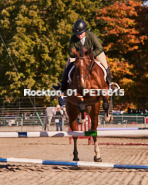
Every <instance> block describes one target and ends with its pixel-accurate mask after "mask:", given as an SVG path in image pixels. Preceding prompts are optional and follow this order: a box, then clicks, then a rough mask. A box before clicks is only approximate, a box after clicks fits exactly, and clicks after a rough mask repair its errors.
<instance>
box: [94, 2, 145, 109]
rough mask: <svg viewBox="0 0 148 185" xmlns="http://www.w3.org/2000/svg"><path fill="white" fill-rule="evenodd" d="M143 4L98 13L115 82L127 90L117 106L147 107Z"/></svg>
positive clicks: (127, 5)
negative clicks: (131, 104) (132, 104)
mask: <svg viewBox="0 0 148 185" xmlns="http://www.w3.org/2000/svg"><path fill="white" fill-rule="evenodd" d="M141 4H142V3H141V2H135V1H127V2H126V3H121V2H116V3H114V4H113V5H111V6H108V7H104V8H103V9H102V10H101V11H100V12H99V13H97V18H96V19H97V21H98V28H99V29H100V32H101V38H102V40H103V45H104V48H105V51H106V53H107V55H108V61H109V64H110V67H111V71H112V76H113V80H114V81H116V82H118V83H119V84H120V86H121V88H124V90H125V96H124V97H120V98H119V97H118V98H116V101H115V103H117V104H119V103H120V105H121V106H120V108H121V107H124V108H125V107H126V105H128V104H130V103H132V102H133V103H134V105H135V107H137V108H139V109H141V108H142V109H145V108H148V95H147V89H148V84H147V81H148V75H147V74H148V54H147V53H148V49H147V44H148V32H147V30H148V16H147V15H148V7H147V6H141Z"/></svg>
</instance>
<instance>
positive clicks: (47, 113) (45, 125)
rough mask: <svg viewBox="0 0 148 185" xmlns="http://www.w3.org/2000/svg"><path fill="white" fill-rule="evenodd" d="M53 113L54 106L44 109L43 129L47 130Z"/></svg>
mask: <svg viewBox="0 0 148 185" xmlns="http://www.w3.org/2000/svg"><path fill="white" fill-rule="evenodd" d="M54 115H55V107H47V108H46V110H45V117H44V123H43V130H44V131H46V130H47V131H49V129H50V124H51V120H52V117H53V116H54Z"/></svg>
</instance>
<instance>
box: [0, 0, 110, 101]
mask: <svg viewBox="0 0 148 185" xmlns="http://www.w3.org/2000/svg"><path fill="white" fill-rule="evenodd" d="M104 5H109V2H106V3H104V4H103V3H102V1H101V0H99V1H98V0H96V1H94V0H92V1H89V0H79V1H75V0H71V1H69V0H56V1H55V0H38V1H37V0H24V1H22V0H9V1H1V9H0V11H1V14H0V20H1V22H0V30H1V35H2V38H3V39H4V41H5V43H6V46H7V47H8V51H9V53H10V54H11V56H12V59H13V61H14V63H15V65H16V68H17V69H18V71H19V74H18V73H17V71H16V69H15V67H14V65H13V63H12V61H11V60H10V58H9V56H8V53H7V51H6V49H5V47H4V44H3V43H2V42H1V45H0V60H1V64H0V69H1V73H0V75H1V76H0V77H1V79H3V81H1V82H0V88H1V91H0V95H1V96H5V97H6V98H7V99H9V101H11V97H18V96H23V91H24V86H23V85H22V82H21V81H20V79H19V76H20V77H21V78H22V80H23V83H24V85H25V87H26V88H29V89H34V90H38V89H48V88H50V87H51V84H53V83H54V82H57V81H59V80H61V77H62V72H63V68H64V65H65V64H66V61H67V59H68V51H69V40H70V37H71V35H72V27H73V24H74V22H75V21H76V20H77V19H78V18H82V19H84V20H85V21H86V22H87V24H88V28H89V29H91V30H94V31H95V32H96V33H98V30H97V29H95V27H96V23H95V19H94V16H95V11H94V10H96V11H98V10H99V8H100V7H103V6H104Z"/></svg>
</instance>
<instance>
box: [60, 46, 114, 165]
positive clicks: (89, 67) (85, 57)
mask: <svg viewBox="0 0 148 185" xmlns="http://www.w3.org/2000/svg"><path fill="white" fill-rule="evenodd" d="M72 52H73V53H74V55H75V57H76V60H75V62H74V70H73V76H72V78H71V82H70V83H67V87H66V91H65V92H64V95H65V96H67V97H66V101H65V103H66V110H67V114H68V117H69V125H70V128H71V130H72V131H76V118H77V116H78V115H79V113H81V115H82V119H84V116H83V115H84V112H86V113H87V114H89V116H90V118H91V130H92V131H96V130H97V126H98V115H99V109H100V100H101V99H102V98H103V109H104V110H105V121H107V122H108V121H110V120H111V118H112V117H111V116H110V115H109V111H108V109H109V103H108V100H109V96H108V95H106V96H102V94H100V96H99V95H98V94H97V92H96V90H97V89H105V90H108V84H107V83H106V79H105V78H104V71H103V69H102V68H101V67H100V66H99V65H98V64H97V63H96V62H95V59H94V55H93V53H92V51H91V50H90V49H89V50H87V49H86V48H85V47H84V46H83V47H82V48H81V50H79V51H75V50H74V49H72ZM68 89H71V90H76V93H77V94H72V95H71V96H69V94H68V91H67V90H68ZM84 89H87V90H90V89H93V90H94V96H90V94H89V93H87V94H85V95H84ZM73 140H74V152H73V155H74V158H73V160H74V161H78V160H79V158H78V151H77V137H73ZM93 141H94V151H95V156H94V161H95V162H101V161H102V159H101V156H100V150H99V147H98V144H97V137H93Z"/></svg>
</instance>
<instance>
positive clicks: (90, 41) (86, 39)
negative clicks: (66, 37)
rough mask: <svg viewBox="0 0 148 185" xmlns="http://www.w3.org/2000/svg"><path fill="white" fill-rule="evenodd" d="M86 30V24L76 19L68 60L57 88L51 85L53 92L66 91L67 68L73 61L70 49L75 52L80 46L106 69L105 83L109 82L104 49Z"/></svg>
mask: <svg viewBox="0 0 148 185" xmlns="http://www.w3.org/2000/svg"><path fill="white" fill-rule="evenodd" d="M86 30H87V24H86V22H85V21H84V20H82V19H78V20H77V21H76V22H75V23H74V26H73V30H72V31H73V34H74V35H73V36H72V37H71V39H70V46H69V56H70V57H69V59H68V61H67V63H66V66H65V68H64V72H63V76H62V83H61V84H59V85H58V86H55V85H52V88H53V89H55V90H61V91H62V92H63V91H65V90H66V85H67V79H68V72H69V70H70V68H69V67H68V66H69V64H70V63H71V62H74V61H75V55H74V54H73V53H72V51H71V48H73V49H75V50H76V51H78V50H80V49H81V47H82V45H83V46H85V48H86V49H90V48H91V50H92V51H93V54H94V57H95V59H96V60H98V61H99V62H100V63H101V64H102V65H103V66H104V68H105V69H106V71H107V78H106V79H107V83H108V84H109V83H110V82H111V74H110V69H109V66H108V64H107V61H106V56H105V53H104V49H103V47H102V44H101V43H100V41H99V39H98V37H97V36H96V35H95V34H94V33H92V32H90V31H86Z"/></svg>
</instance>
